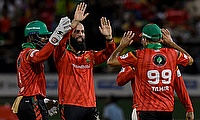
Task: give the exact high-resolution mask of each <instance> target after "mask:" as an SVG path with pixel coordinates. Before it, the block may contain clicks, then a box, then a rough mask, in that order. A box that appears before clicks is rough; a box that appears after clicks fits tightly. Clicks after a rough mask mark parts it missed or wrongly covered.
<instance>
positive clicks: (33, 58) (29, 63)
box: [17, 43, 54, 97]
mask: <svg viewBox="0 0 200 120" xmlns="http://www.w3.org/2000/svg"><path fill="white" fill-rule="evenodd" d="M53 49H54V46H53V45H52V44H50V43H47V45H46V46H44V47H43V48H42V49H41V50H40V51H39V50H37V49H31V48H25V49H23V50H22V51H21V52H20V54H19V56H18V59H17V78H18V87H19V89H20V90H19V93H18V96H35V95H42V96H43V97H46V80H45V75H44V65H43V62H44V61H45V60H46V59H47V58H48V57H49V56H50V55H51V53H52V51H53Z"/></svg>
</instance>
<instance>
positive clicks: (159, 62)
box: [153, 54, 166, 66]
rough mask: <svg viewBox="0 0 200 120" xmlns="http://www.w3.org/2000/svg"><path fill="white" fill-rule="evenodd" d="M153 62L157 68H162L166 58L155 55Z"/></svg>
mask: <svg viewBox="0 0 200 120" xmlns="http://www.w3.org/2000/svg"><path fill="white" fill-rule="evenodd" d="M153 62H154V64H155V65H157V66H163V65H164V64H165V63H166V58H165V56H163V55H161V54H157V55H155V56H154V57H153Z"/></svg>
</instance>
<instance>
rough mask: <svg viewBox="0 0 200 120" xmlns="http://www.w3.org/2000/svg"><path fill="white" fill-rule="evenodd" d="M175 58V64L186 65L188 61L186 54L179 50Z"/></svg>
mask: <svg viewBox="0 0 200 120" xmlns="http://www.w3.org/2000/svg"><path fill="white" fill-rule="evenodd" d="M177 60H178V62H177V64H179V65H183V66H186V65H187V64H188V62H189V58H188V56H187V55H185V54H184V53H181V52H180V53H179V56H178V59H177Z"/></svg>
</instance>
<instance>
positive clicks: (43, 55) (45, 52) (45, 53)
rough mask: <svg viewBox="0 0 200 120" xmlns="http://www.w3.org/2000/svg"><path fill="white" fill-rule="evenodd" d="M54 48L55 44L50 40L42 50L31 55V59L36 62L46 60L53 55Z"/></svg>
mask: <svg viewBox="0 0 200 120" xmlns="http://www.w3.org/2000/svg"><path fill="white" fill-rule="evenodd" d="M53 49H54V45H52V44H51V43H49V42H48V43H47V44H46V45H45V46H44V47H43V48H42V49H41V50H40V51H38V52H36V53H35V54H34V56H33V57H31V61H32V62H34V63H40V62H44V61H45V60H47V59H48V57H49V56H50V55H51V53H52V52H53Z"/></svg>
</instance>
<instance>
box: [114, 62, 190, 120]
mask: <svg viewBox="0 0 200 120" xmlns="http://www.w3.org/2000/svg"><path fill="white" fill-rule="evenodd" d="M130 81H131V88H132V92H133V95H134V92H135V68H132V67H131V66H127V67H125V68H124V67H122V69H121V71H120V72H119V73H118V75H117V79H116V83H117V85H118V86H123V85H125V84H127V83H128V82H130ZM173 89H174V90H175V92H176V93H177V95H178V98H179V100H180V101H181V103H182V104H183V106H184V107H185V109H186V120H194V109H193V106H192V102H191V100H190V97H189V94H188V92H187V89H186V86H185V83H184V80H183V77H182V75H181V73H180V70H179V69H178V70H177V74H176V77H175V80H174V86H173ZM133 104H135V102H134V98H133ZM134 114H135V113H134V108H133V112H132V120H137V115H136V116H135V115H134ZM136 114H137V113H136ZM134 118H136V119H134Z"/></svg>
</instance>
